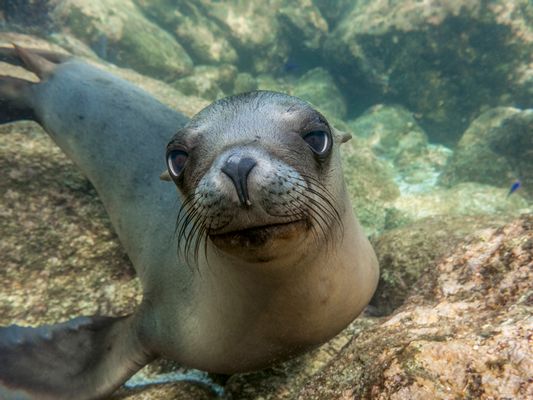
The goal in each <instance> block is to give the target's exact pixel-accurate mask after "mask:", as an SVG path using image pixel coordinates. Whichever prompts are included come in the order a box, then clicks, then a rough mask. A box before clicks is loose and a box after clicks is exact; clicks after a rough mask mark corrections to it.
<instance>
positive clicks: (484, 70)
mask: <svg viewBox="0 0 533 400" xmlns="http://www.w3.org/2000/svg"><path fill="white" fill-rule="evenodd" d="M532 18H533V8H532V7H531V3H530V2H529V1H528V0H517V1H511V2H510V1H505V0H498V1H492V2H475V1H468V0H449V1H415V0H408V1H405V0H402V1H399V0H398V1H388V0H378V1H355V2H352V5H351V9H350V11H348V12H346V13H345V14H344V17H343V19H342V20H341V21H340V22H339V23H338V24H337V25H336V28H335V29H334V30H333V31H332V33H331V35H329V36H328V38H327V40H326V42H325V44H324V54H325V59H327V60H328V61H329V63H330V65H329V67H330V69H331V70H333V71H335V73H336V75H337V76H338V79H339V80H340V81H342V82H344V83H345V84H344V85H343V90H344V94H345V96H346V97H347V98H348V99H349V100H350V101H351V102H352V103H353V105H354V107H355V108H356V109H360V110H363V109H366V108H367V107H369V106H370V105H372V104H374V103H376V102H378V101H380V99H381V101H383V99H387V100H388V101H394V102H399V103H401V104H402V105H404V106H405V107H407V109H409V110H411V111H413V112H415V113H417V115H419V117H420V122H421V124H422V126H423V127H424V129H425V130H426V132H427V133H428V135H429V136H430V138H432V140H434V141H435V140H437V141H439V142H441V143H446V144H450V143H454V142H455V141H457V140H458V139H459V137H460V135H461V134H462V132H463V131H464V130H465V129H466V127H467V126H468V124H469V122H470V121H471V120H472V119H473V118H474V117H475V116H476V115H477V114H478V113H479V110H480V109H481V108H482V107H485V106H487V105H510V104H513V97H515V98H519V99H520V101H523V102H524V103H523V104H525V105H526V106H527V105H529V106H531V104H532V101H533V100H532V99H533V98H532V97H531V96H530V97H529V98H528V97H527V95H526V93H530V92H531V90H532V86H531V82H532V81H531V80H530V79H527V78H526V76H530V75H531V74H529V75H528V73H527V70H531V61H532V54H533V52H532V50H533V24H531V20H532Z"/></svg>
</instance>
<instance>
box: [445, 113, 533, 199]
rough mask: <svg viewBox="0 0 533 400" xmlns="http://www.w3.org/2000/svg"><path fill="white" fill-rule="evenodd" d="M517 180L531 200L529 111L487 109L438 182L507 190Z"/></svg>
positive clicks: (531, 119)
mask: <svg viewBox="0 0 533 400" xmlns="http://www.w3.org/2000/svg"><path fill="white" fill-rule="evenodd" d="M517 179H520V180H521V182H522V185H523V188H522V190H523V192H524V193H526V194H528V195H529V196H530V197H531V198H533V109H528V110H520V109H517V108H511V107H499V108H494V109H490V110H488V111H486V112H484V113H483V114H481V115H480V116H479V117H478V118H477V119H476V120H474V121H473V122H472V124H471V125H470V126H469V128H468V129H467V130H466V132H465V133H464V135H463V136H462V138H461V140H460V141H459V143H458V144H457V148H456V150H455V152H454V154H453V157H452V158H451V159H450V162H449V163H448V165H447V166H446V168H445V170H444V173H443V175H442V176H441V179H440V180H441V182H442V183H444V184H447V185H453V184H455V183H457V182H480V183H485V184H489V185H495V186H499V187H505V188H507V189H508V188H509V187H510V186H511V183H512V182H513V181H515V180H517Z"/></svg>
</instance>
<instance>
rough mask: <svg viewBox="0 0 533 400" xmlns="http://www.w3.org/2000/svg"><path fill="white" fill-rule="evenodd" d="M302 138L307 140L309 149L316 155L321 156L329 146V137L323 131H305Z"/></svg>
mask: <svg viewBox="0 0 533 400" xmlns="http://www.w3.org/2000/svg"><path fill="white" fill-rule="evenodd" d="M303 139H304V140H305V141H306V142H307V144H308V145H309V147H311V150H313V151H314V152H315V153H316V154H317V155H319V156H322V155H324V154H326V153H327V152H328V150H329V148H330V146H331V139H330V136H329V134H328V133H327V132H325V131H312V132H309V133H307V134H306V135H305V136H304V137H303Z"/></svg>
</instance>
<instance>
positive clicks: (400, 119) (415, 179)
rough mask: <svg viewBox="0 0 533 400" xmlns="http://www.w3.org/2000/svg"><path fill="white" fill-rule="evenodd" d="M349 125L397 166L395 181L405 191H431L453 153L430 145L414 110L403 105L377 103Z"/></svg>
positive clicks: (439, 146) (373, 149)
mask: <svg viewBox="0 0 533 400" xmlns="http://www.w3.org/2000/svg"><path fill="white" fill-rule="evenodd" d="M348 126H349V129H350V130H351V131H352V132H354V133H355V135H357V136H358V137H361V138H364V139H365V140H366V141H367V142H368V144H369V145H370V147H371V148H372V151H373V152H374V153H375V154H376V155H377V156H378V157H380V158H381V159H384V160H387V161H389V162H390V163H391V164H392V165H393V166H394V174H395V176H394V180H395V182H396V183H397V185H398V187H399V189H400V191H401V192H402V193H413V192H414V193H419V192H428V191H431V190H432V189H433V187H434V186H435V184H436V182H437V178H438V176H439V174H440V173H441V171H442V169H443V167H444V165H445V164H446V163H447V161H448V158H449V157H450V155H451V150H449V149H447V148H446V147H444V146H441V145H433V144H429V143H428V139H427V136H426V134H425V132H424V130H423V129H422V128H421V127H420V125H418V122H417V121H416V119H415V118H414V116H413V115H412V113H410V112H409V111H408V110H406V109H405V108H404V107H402V106H398V105H383V104H378V105H375V106H373V107H371V108H370V109H368V110H367V111H366V112H365V113H363V114H362V115H361V116H360V117H358V118H357V119H355V120H352V121H349V122H348Z"/></svg>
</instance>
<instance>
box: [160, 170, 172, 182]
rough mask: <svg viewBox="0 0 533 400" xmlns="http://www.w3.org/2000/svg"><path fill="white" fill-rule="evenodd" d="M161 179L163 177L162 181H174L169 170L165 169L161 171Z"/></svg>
mask: <svg viewBox="0 0 533 400" xmlns="http://www.w3.org/2000/svg"><path fill="white" fill-rule="evenodd" d="M159 179H161V180H162V181H167V182H172V178H171V177H170V174H169V173H168V170H164V171H163V172H161V175H159Z"/></svg>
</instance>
